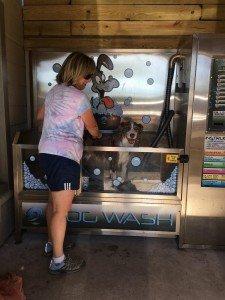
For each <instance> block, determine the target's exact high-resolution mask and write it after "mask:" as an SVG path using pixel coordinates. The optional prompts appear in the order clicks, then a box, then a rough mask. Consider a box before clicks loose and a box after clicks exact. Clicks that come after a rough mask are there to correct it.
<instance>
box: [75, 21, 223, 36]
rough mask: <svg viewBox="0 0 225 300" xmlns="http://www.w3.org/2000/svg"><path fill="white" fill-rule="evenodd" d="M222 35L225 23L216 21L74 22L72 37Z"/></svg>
mask: <svg viewBox="0 0 225 300" xmlns="http://www.w3.org/2000/svg"><path fill="white" fill-rule="evenodd" d="M216 32H218V33H224V32H225V22H217V21H148V22H146V21H132V22H124V21H117V22H115V21H107V22H106V21H99V22H95V21H85V22H80V21H74V22H72V35H96V36H99V35H100V36H111V35H117V36H124V35H127V36H129V35H133V36H136V35H138V34H140V33H141V34H142V35H176V34H178V35H191V34H193V33H216Z"/></svg>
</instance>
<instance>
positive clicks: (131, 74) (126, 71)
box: [124, 68, 134, 78]
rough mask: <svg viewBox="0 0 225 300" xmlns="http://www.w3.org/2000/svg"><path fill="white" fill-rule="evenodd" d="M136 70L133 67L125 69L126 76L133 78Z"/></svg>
mask: <svg viewBox="0 0 225 300" xmlns="http://www.w3.org/2000/svg"><path fill="white" fill-rule="evenodd" d="M133 74H134V72H133V70H132V69H130V68H128V69H126V70H125V71H124V76H125V77H127V78H131V77H132V76H133Z"/></svg>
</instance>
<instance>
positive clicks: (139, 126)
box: [136, 123, 143, 132]
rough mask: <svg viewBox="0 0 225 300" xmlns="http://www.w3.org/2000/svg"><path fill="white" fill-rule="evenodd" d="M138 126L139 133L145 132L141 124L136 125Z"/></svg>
mask: <svg viewBox="0 0 225 300" xmlns="http://www.w3.org/2000/svg"><path fill="white" fill-rule="evenodd" d="M136 126H137V127H138V130H139V132H142V131H143V126H142V125H141V124H138V123H136Z"/></svg>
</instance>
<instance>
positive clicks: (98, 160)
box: [83, 120, 143, 190]
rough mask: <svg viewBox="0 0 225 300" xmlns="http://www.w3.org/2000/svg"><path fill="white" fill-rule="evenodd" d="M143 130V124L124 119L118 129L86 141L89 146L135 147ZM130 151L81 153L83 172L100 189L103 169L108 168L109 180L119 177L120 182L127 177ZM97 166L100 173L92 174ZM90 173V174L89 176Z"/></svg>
mask: <svg viewBox="0 0 225 300" xmlns="http://www.w3.org/2000/svg"><path fill="white" fill-rule="evenodd" d="M142 130H143V126H142V125H141V124H138V123H136V122H134V121H132V120H126V121H123V122H121V124H120V126H119V130H118V132H117V133H115V134H113V135H111V134H110V135H107V134H103V137H102V138H101V139H100V140H97V143H96V141H95V140H92V142H93V144H91V140H89V141H88V143H86V145H89V146H103V147H104V146H109V147H135V146H138V145H139V140H140V135H141V132H142ZM109 158H110V159H109ZM129 160H130V153H129V151H127V152H122V151H118V152H116V151H112V152H104V151H103V152H85V153H84V155H83V172H84V174H85V176H88V177H91V178H92V180H95V181H96V186H95V189H100V190H101V189H102V188H103V182H101V181H102V180H104V179H103V177H104V176H103V172H104V170H105V169H109V173H110V180H111V181H112V186H114V185H113V181H114V180H115V179H117V178H118V177H121V181H120V182H121V183H123V182H125V181H126V179H127V168H128V165H129ZM96 168H99V169H100V170H101V175H99V176H94V175H93V170H94V169H96ZM90 174H91V176H90Z"/></svg>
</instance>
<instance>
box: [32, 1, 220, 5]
mask: <svg viewBox="0 0 225 300" xmlns="http://www.w3.org/2000/svg"><path fill="white" fill-rule="evenodd" d="M34 1H35V0H34ZM71 4H83V5H85V4H95V5H97V4H107V5H112V4H163V5H168V4H225V0H71Z"/></svg>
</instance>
